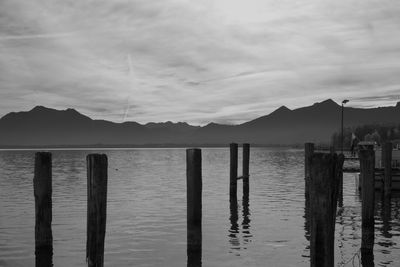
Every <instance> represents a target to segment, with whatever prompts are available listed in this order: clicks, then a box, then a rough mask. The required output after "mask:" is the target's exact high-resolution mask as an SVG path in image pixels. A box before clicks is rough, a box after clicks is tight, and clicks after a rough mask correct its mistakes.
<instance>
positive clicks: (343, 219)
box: [303, 181, 400, 267]
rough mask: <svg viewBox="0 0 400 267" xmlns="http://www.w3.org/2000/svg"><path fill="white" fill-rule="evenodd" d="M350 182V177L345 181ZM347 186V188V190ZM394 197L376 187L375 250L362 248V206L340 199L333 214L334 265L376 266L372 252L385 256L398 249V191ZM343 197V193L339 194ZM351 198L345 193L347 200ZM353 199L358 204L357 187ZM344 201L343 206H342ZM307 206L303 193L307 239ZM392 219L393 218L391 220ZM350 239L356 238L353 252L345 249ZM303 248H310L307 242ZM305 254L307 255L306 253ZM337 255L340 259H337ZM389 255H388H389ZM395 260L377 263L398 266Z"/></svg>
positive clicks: (307, 201) (307, 235) (306, 236)
mask: <svg viewBox="0 0 400 267" xmlns="http://www.w3.org/2000/svg"><path fill="white" fill-rule="evenodd" d="M347 183H349V181H347ZM349 191H350V190H347V192H349ZM394 196H395V197H389V198H385V197H384V196H383V193H381V192H378V191H376V193H375V235H377V232H378V233H380V238H379V241H377V242H375V245H377V246H378V248H374V253H372V254H371V253H368V252H365V251H362V250H361V221H360V220H361V207H355V206H352V205H346V202H343V199H342V203H341V205H342V206H341V207H339V208H338V210H337V216H336V226H335V235H336V242H337V248H336V254H337V257H336V258H337V260H336V262H337V265H339V266H344V265H346V264H352V265H353V266H357V265H358V264H361V266H363V267H370V266H375V262H374V255H376V254H380V253H382V254H384V255H385V256H386V257H388V256H390V254H392V253H393V251H398V250H399V247H398V241H399V239H398V237H399V236H400V234H399V229H400V227H399V226H400V224H399V219H400V216H399V212H398V210H399V206H400V205H399V203H400V194H399V193H394ZM342 197H343V196H342ZM350 199H351V198H349V197H347V200H350ZM354 200H356V201H357V202H359V203H360V204H361V192H360V191H358V190H356V191H355V194H354ZM338 205H339V203H338ZM343 205H344V206H343ZM392 213H397V217H396V218H394V217H395V216H392ZM309 216H310V206H309V199H308V198H307V196H306V195H305V208H304V216H303V218H304V233H305V235H304V236H305V238H306V240H307V241H309V239H310V232H309V229H310V228H309V227H310V218H309ZM394 219H395V220H394ZM393 238H397V242H396V241H394V240H393ZM349 240H355V241H357V242H355V243H353V244H352V245H351V247H352V248H353V255H351V254H349V253H348V250H349V249H348V247H349V246H348V243H349ZM306 250H307V251H308V250H309V245H308V244H307V246H306ZM307 256H308V255H307ZM307 256H306V257H307ZM338 258H339V259H338ZM389 258H390V257H389ZM395 262H396V260H381V261H379V266H397V265H396V264H394V263H395Z"/></svg>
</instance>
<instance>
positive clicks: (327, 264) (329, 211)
mask: <svg viewBox="0 0 400 267" xmlns="http://www.w3.org/2000/svg"><path fill="white" fill-rule="evenodd" d="M337 166H338V158H337V155H336V154H322V153H314V155H313V156H312V157H311V170H310V212H311V231H310V263H311V266H315V267H317V266H318V267H320V266H321V267H333V266H334V237H335V219H336V205H337V196H338V185H339V179H338V175H337V169H338V167H337Z"/></svg>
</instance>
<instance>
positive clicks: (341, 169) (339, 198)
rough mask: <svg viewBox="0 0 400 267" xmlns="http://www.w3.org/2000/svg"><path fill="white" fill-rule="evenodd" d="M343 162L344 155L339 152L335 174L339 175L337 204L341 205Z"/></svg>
mask: <svg viewBox="0 0 400 267" xmlns="http://www.w3.org/2000/svg"><path fill="white" fill-rule="evenodd" d="M343 164H344V155H343V154H340V155H339V156H338V166H337V167H338V171H337V175H338V177H339V193H338V206H339V207H343Z"/></svg>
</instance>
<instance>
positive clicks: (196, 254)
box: [186, 148, 203, 266]
mask: <svg viewBox="0 0 400 267" xmlns="http://www.w3.org/2000/svg"><path fill="white" fill-rule="evenodd" d="M202 187H203V184H202V174H201V149H198V148H192V149H187V150H186V194H187V257H188V266H201V249H202V232H201V220H202Z"/></svg>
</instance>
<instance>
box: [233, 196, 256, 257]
mask: <svg viewBox="0 0 400 267" xmlns="http://www.w3.org/2000/svg"><path fill="white" fill-rule="evenodd" d="M229 209H230V216H229V221H230V228H229V230H228V232H229V234H228V237H229V243H230V248H231V252H233V253H235V255H238V256H239V255H240V254H239V251H240V250H242V249H243V250H244V249H246V248H247V246H246V245H247V244H249V243H251V241H252V239H251V238H252V234H251V231H250V222H251V219H250V215H251V213H250V201H249V194H248V192H246V191H244V194H243V199H242V222H241V225H240V224H239V207H238V200H237V198H235V197H231V198H230V203H229Z"/></svg>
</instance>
